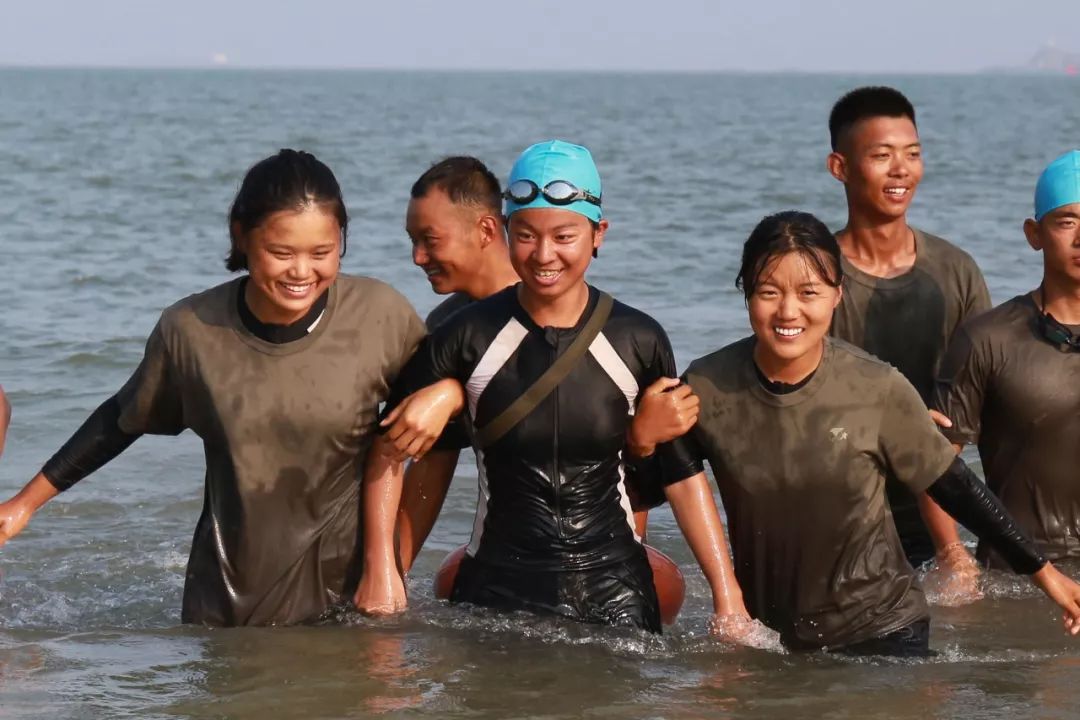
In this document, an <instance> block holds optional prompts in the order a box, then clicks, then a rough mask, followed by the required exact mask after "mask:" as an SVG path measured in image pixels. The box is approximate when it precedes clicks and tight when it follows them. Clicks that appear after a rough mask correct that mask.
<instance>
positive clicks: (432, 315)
mask: <svg viewBox="0 0 1080 720" xmlns="http://www.w3.org/2000/svg"><path fill="white" fill-rule="evenodd" d="M472 303H473V299H472V298H471V297H469V296H468V295H466V294H465V293H462V292H456V293H454V294H452V295H451V296H450V297H448V298H446V299H445V300H443V301H442V302H441V303H439V304H438V305H436V306H435V309H434V310H432V311H431V312H429V313H428V316H427V318H426V319H425V320H424V322H425V324H426V325H427V327H428V330H434V329H435V328H437V327H438V326H439V325H442V324H443V323H444V322H446V320H447V319H448V318H450V317H451V316H452V315H454V314H455V313H457V311H458V310H461V309H462V308H465V307H468V306H469V305H471V304H472Z"/></svg>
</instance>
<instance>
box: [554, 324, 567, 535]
mask: <svg viewBox="0 0 1080 720" xmlns="http://www.w3.org/2000/svg"><path fill="white" fill-rule="evenodd" d="M559 344H560V343H559V339H556V340H555V349H554V351H553V352H552V354H551V363H552V364H553V365H554V364H555V360H556V359H557V358H558V356H559ZM551 400H552V402H553V403H555V411H554V415H553V417H554V422H553V425H554V432H553V433H552V440H551V444H552V447H551V471H552V472H551V480H552V483H553V484H554V486H555V525H556V528H557V529H558V531H559V538H560V539H562V538H564V537H565V535H564V534H563V524H562V507H561V503H560V502H559V492H560V490H561V489H562V480H561V476H560V475H559V386H558V385H556V386H555V390H554V391H552V394H551Z"/></svg>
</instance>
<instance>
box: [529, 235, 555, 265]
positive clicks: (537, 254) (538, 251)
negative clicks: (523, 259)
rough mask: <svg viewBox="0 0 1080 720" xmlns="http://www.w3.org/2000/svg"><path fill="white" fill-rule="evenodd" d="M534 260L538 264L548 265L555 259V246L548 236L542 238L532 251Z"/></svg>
mask: <svg viewBox="0 0 1080 720" xmlns="http://www.w3.org/2000/svg"><path fill="white" fill-rule="evenodd" d="M532 258H533V262H535V263H536V264H537V265H546V264H547V263H549V262H551V261H552V260H554V259H555V246H554V244H553V243H552V241H551V240H550V239H548V238H540V239H539V240H538V241H537V242H536V246H535V247H534V248H533V252H532Z"/></svg>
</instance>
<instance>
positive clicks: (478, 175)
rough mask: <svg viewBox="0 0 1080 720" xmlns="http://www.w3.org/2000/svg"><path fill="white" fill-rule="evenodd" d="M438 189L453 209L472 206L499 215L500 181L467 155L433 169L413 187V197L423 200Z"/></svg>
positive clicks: (500, 209)
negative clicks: (444, 194)
mask: <svg viewBox="0 0 1080 720" xmlns="http://www.w3.org/2000/svg"><path fill="white" fill-rule="evenodd" d="M433 188H439V189H440V190H442V191H443V192H444V193H446V196H447V197H448V198H450V202H452V203H454V204H455V205H471V206H474V207H478V208H483V209H484V210H487V211H488V212H490V213H491V214H492V215H494V216H496V217H500V216H501V215H502V191H501V190H500V189H499V180H498V179H497V178H496V177H495V175H494V174H493V173H492V172H491V171H490V170H488V168H487V165H484V163H482V162H480V161H479V160H477V159H476V158H474V157H470V156H468V155H456V156H453V157H448V158H445V159H443V160H440V161H439V162H437V163H435V164H434V165H432V166H431V167H430V168H428V170H427V172H425V173H424V174H423V175H421V176H420V178H419V179H418V180H417V181H416V182H415V183H413V186H412V197H414V198H422V197H425V196H426V195H427V194H428V193H429V192H431V190H432V189H433Z"/></svg>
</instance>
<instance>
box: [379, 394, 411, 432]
mask: <svg viewBox="0 0 1080 720" xmlns="http://www.w3.org/2000/svg"><path fill="white" fill-rule="evenodd" d="M407 402H408V398H406V401H405V402H401V403H398V406H397V407H396V408H394V409H393V410H391V411H390V414H389V415H387V416H386V417H385V418H383V419H382V421H381V422H380V423H379V425H380V426H381V427H387V426H389V425H393V424H394V423H395V422H397V419H398V418H399V417H401V413H402V412H404V411H405V405H406V404H407Z"/></svg>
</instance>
